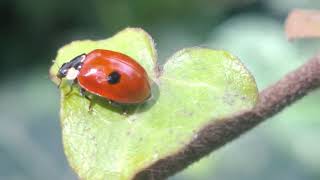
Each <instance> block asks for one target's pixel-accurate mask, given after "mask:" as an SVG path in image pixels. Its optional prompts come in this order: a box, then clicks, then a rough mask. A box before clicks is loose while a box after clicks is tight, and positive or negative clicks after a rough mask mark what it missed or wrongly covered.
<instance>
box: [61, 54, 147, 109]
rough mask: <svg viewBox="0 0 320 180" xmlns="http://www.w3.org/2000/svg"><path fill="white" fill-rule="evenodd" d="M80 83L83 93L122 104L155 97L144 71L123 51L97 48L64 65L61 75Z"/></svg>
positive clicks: (135, 102)
mask: <svg viewBox="0 0 320 180" xmlns="http://www.w3.org/2000/svg"><path fill="white" fill-rule="evenodd" d="M57 77H58V78H59V79H62V78H66V79H68V80H73V81H74V82H75V83H78V84H79V86H80V88H81V92H82V93H83V91H87V92H89V93H92V94H95V95H98V96H101V97H103V98H106V99H108V100H110V101H113V102H116V103H120V104H139V103H143V102H145V101H146V100H147V99H148V98H149V97H150V96H151V90H150V84H149V78H148V75H147V72H146V71H145V70H144V68H143V67H142V66H141V65H140V64H138V63H137V62H136V61H135V60H134V59H132V58H131V57H129V56H127V55H125V54H122V53H120V52H115V51H110V50H103V49H96V50H93V51H91V52H90V53H88V54H81V55H79V56H77V57H75V58H74V59H72V60H71V61H69V62H67V63H64V64H63V65H62V66H61V67H60V69H59V72H58V74H57Z"/></svg>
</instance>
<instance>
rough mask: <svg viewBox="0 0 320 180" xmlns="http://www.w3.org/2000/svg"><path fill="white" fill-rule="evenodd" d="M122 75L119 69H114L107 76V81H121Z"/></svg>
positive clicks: (115, 82) (111, 82) (113, 82)
mask: <svg viewBox="0 0 320 180" xmlns="http://www.w3.org/2000/svg"><path fill="white" fill-rule="evenodd" d="M120 78H121V75H120V74H119V73H118V72H117V71H112V72H111V73H110V74H109V75H108V76H107V81H108V83H109V84H117V83H118V82H119V81H120Z"/></svg>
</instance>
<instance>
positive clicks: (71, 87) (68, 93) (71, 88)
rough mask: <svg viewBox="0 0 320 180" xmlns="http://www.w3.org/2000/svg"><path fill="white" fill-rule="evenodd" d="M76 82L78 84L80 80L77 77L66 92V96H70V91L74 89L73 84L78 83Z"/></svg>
mask: <svg viewBox="0 0 320 180" xmlns="http://www.w3.org/2000/svg"><path fill="white" fill-rule="evenodd" d="M76 84H78V81H77V79H75V80H73V81H72V83H71V86H70V89H69V91H68V92H67V93H66V95H65V96H66V97H68V96H69V95H70V93H71V92H72V90H73V86H74V85H76Z"/></svg>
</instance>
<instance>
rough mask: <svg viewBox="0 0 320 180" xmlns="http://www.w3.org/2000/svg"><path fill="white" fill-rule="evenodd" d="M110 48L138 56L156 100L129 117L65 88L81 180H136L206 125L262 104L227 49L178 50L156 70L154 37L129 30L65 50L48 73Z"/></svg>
mask: <svg viewBox="0 0 320 180" xmlns="http://www.w3.org/2000/svg"><path fill="white" fill-rule="evenodd" d="M98 48H102V49H111V50H115V51H119V52H122V53H125V54H127V55H129V56H131V57H133V58H134V59H136V60H137V61H138V62H139V63H140V64H141V65H142V66H143V67H144V68H145V69H146V71H147V72H148V74H149V76H150V78H151V79H152V81H153V83H152V94H153V96H152V98H151V100H150V101H148V102H146V103H145V104H142V105H137V106H133V107H129V109H130V113H129V115H125V114H123V113H121V108H120V109H119V107H113V106H111V105H109V104H108V102H107V101H106V100H104V99H102V98H98V97H95V98H94V102H95V104H94V106H93V111H92V112H89V111H88V106H89V101H88V100H87V99H86V98H84V97H81V96H80V94H79V89H77V88H74V90H73V91H72V93H71V94H69V95H68V96H65V94H66V93H67V92H68V91H69V89H70V85H69V84H68V83H66V82H63V83H62V85H61V127H62V134H63V144H64V151H65V154H66V156H67V158H68V161H69V163H70V165H71V167H72V168H73V169H74V170H75V172H76V173H77V174H78V175H79V176H80V177H81V178H84V179H109V180H113V179H121V180H126V179H131V178H132V177H133V176H134V175H135V173H137V172H138V171H139V170H140V169H142V168H145V167H146V166H148V165H150V164H151V163H153V162H155V161H157V160H159V159H161V158H163V157H165V156H167V155H169V154H172V153H174V152H177V151H178V150H179V149H180V148H182V147H183V146H184V145H186V144H187V143H188V142H189V141H190V140H191V139H192V138H195V137H196V136H197V132H198V130H199V129H200V128H201V127H203V126H204V125H206V124H208V123H210V122H212V121H214V120H216V119H217V118H221V117H224V116H228V115H231V114H232V113H236V112H239V111H241V110H244V109H249V108H252V107H253V106H254V105H255V103H256V101H257V88H256V84H255V81H254V79H253V77H252V76H251V75H250V73H249V72H248V71H247V70H246V69H245V67H244V66H243V65H242V64H241V63H240V61H239V60H237V59H236V58H235V57H234V56H232V55H230V54H229V53H227V52H225V51H215V50H211V49H203V48H190V49H184V50H182V51H179V52H177V53H176V54H175V55H174V56H173V57H171V58H170V59H169V60H168V62H167V63H166V64H165V65H164V67H163V72H162V73H161V75H160V76H159V73H155V72H154V69H155V68H154V67H155V64H156V51H155V49H154V44H153V41H152V39H151V38H150V36H149V35H148V34H147V33H146V32H144V31H143V30H141V29H133V28H128V29H125V30H123V31H121V32H120V33H118V34H116V35H115V36H113V37H112V38H110V39H106V40H101V41H76V42H73V43H71V44H69V45H66V46H64V47H62V48H61V49H60V50H59V52H58V56H57V58H56V60H55V64H54V65H53V66H52V68H51V70H50V74H51V77H52V79H53V81H54V82H56V83H58V81H57V79H56V77H55V74H56V73H57V71H58V67H59V65H61V64H62V63H64V62H67V61H69V60H70V59H72V58H73V57H75V56H76V55H78V54H81V53H84V52H89V51H91V50H93V49H98Z"/></svg>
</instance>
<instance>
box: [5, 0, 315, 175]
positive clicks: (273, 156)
mask: <svg viewBox="0 0 320 180" xmlns="http://www.w3.org/2000/svg"><path fill="white" fill-rule="evenodd" d="M292 8H313V9H314V8H318V9H319V8H320V1H317V0H281V1H280V0H242V1H240V0H224V1H218V0H176V1H174V0H161V1H150V0H135V1H133V0H118V1H115V0H114V1H111V0H92V1H86V2H80V1H77V0H68V1H64V0H55V1H53V0H28V1H23V0H1V1H0V18H1V29H0V40H1V44H0V50H1V65H0V69H1V70H0V73H1V76H0V79H1V81H2V83H1V85H0V122H1V125H0V179H1V180H2V179H5V180H7V179H9V180H11V179H12V180H20V179H30V180H31V179H32V180H42V179H48V180H51V179H52V180H53V179H62V180H70V179H77V177H76V175H75V174H74V173H73V172H72V171H71V169H70V168H69V167H68V164H67V161H66V159H65V157H64V154H63V149H62V143H61V135H60V127H59V117H58V111H59V91H58V89H57V87H55V86H54V85H53V83H51V82H50V80H49V79H48V68H49V66H50V65H51V61H52V60H53V59H54V58H55V55H56V51H57V50H58V48H59V47H61V46H63V45H64V44H66V43H69V42H71V41H73V40H77V39H88V38H89V39H103V38H106V37H108V36H111V35H112V34H114V33H116V32H117V31H120V30H121V29H123V28H125V27H128V26H131V27H142V28H144V29H145V30H146V31H148V32H149V33H150V34H151V35H152V36H153V38H154V39H155V41H156V43H157V48H158V54H159V61H160V62H162V63H163V62H165V59H167V58H168V57H169V56H170V55H171V54H172V53H173V52H175V51H177V50H179V49H181V48H183V47H190V46H204V47H211V48H215V49H225V50H228V51H230V52H231V53H233V54H234V55H236V56H238V57H239V58H240V59H241V60H242V61H243V62H244V64H246V66H247V67H248V68H249V70H250V71H251V72H252V73H253V75H254V76H255V77H256V80H257V84H258V87H259V89H260V90H261V89H263V88H264V87H266V86H268V85H269V84H272V83H273V82H275V81H276V80H277V79H279V78H280V77H281V76H283V75H284V74H286V73H287V72H288V71H290V70H292V69H295V68H296V67H298V66H299V65H301V64H302V63H303V62H304V61H305V60H306V59H307V58H309V57H311V56H312V55H313V54H314V53H316V52H317V51H319V49H320V46H319V45H320V41H319V40H302V41H294V42H292V43H289V42H287V40H286V38H285V35H284V33H283V24H284V20H285V17H286V15H287V13H288V12H289V11H290V9H292ZM319 110H320V92H319V90H318V91H316V92H315V93H312V94H311V95H309V96H308V97H306V98H304V99H303V100H301V101H299V102H298V103H296V104H295V105H293V106H292V107H290V108H288V109H287V110H285V111H284V112H282V113H280V114H279V115H277V116H276V117H274V118H272V120H269V121H268V122H266V123H264V124H262V125H260V126H259V127H258V128H255V129H254V130H253V131H251V132H249V133H247V134H246V135H244V136H242V137H241V138H239V139H238V140H236V141H234V142H232V143H230V144H228V145H226V146H225V147H223V148H221V149H220V150H219V151H217V152H215V153H213V154H211V155H210V156H209V157H208V158H205V159H204V160H201V161H200V162H198V163H195V165H193V166H191V167H190V168H188V170H186V171H184V172H182V173H179V174H177V175H176V176H174V177H172V178H171V179H172V180H182V179H186V180H193V179H219V180H247V179H259V180H269V179H276V180H278V179H279V180H286V179H287V180H301V179H303V180H319V179H320V142H319V138H320V118H319V117H320V112H319ZM106 163H111V162H106Z"/></svg>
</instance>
